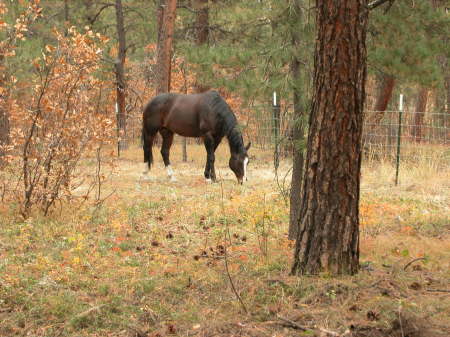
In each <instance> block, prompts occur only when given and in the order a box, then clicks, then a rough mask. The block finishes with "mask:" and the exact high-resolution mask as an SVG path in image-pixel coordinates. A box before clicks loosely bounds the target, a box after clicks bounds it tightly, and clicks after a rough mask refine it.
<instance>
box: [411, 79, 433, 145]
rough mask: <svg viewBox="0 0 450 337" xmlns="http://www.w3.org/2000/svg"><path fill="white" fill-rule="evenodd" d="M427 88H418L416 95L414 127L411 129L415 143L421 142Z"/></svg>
mask: <svg viewBox="0 0 450 337" xmlns="http://www.w3.org/2000/svg"><path fill="white" fill-rule="evenodd" d="M428 93H429V90H428V88H424V87H420V88H419V92H418V94H417V101H416V109H415V110H416V111H415V112H414V125H413V129H412V136H413V139H414V140H415V141H416V142H418V143H419V142H421V141H422V125H423V117H424V115H425V110H426V108H427V102H428Z"/></svg>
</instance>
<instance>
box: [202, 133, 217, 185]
mask: <svg viewBox="0 0 450 337" xmlns="http://www.w3.org/2000/svg"><path fill="white" fill-rule="evenodd" d="M204 142H205V149H206V165H205V179H206V181H207V182H210V181H211V180H212V181H213V182H216V172H215V170H214V161H215V155H214V149H215V148H214V139H213V138H212V137H208V136H206V137H205V139H204Z"/></svg>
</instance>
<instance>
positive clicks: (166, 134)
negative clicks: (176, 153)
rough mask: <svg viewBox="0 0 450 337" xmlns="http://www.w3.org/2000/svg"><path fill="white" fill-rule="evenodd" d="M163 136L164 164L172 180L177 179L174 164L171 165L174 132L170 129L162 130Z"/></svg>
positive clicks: (162, 151) (162, 153) (162, 152)
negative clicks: (173, 168)
mask: <svg viewBox="0 0 450 337" xmlns="http://www.w3.org/2000/svg"><path fill="white" fill-rule="evenodd" d="M160 133H161V136H162V137H163V143H162V146H161V156H162V157H163V160H164V165H165V166H166V169H167V175H168V176H169V178H170V180H171V181H175V180H176V179H175V177H174V174H173V170H172V166H170V158H169V156H170V147H171V146H172V142H173V132H172V131H170V130H168V129H162V130H160Z"/></svg>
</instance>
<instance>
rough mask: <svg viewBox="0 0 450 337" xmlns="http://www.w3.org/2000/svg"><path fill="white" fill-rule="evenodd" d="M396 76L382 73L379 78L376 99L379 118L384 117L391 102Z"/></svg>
mask: <svg viewBox="0 0 450 337" xmlns="http://www.w3.org/2000/svg"><path fill="white" fill-rule="evenodd" d="M394 86H395V77H394V76H392V75H389V74H381V75H380V76H379V78H378V93H377V98H376V101H375V107H374V110H375V111H377V112H379V113H378V114H377V120H381V118H383V113H384V112H385V111H386V109H387V107H388V104H389V102H390V101H391V98H392V93H393V92H394Z"/></svg>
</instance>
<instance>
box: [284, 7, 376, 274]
mask: <svg viewBox="0 0 450 337" xmlns="http://www.w3.org/2000/svg"><path fill="white" fill-rule="evenodd" d="M316 7H317V20H316V22H317V27H318V33H317V34H318V35H317V39H316V51H315V73H314V91H313V92H314V96H313V102H312V107H311V115H310V122H309V136H308V148H307V156H306V171H305V177H304V183H303V198H302V208H301V210H300V217H299V232H298V235H297V241H296V247H295V254H294V264H293V267H292V273H293V274H317V273H320V272H327V273H331V274H354V273H356V272H357V271H358V264H359V187H360V170H361V135H362V126H363V106H364V99H365V80H366V42H365V41H366V31H367V17H368V9H367V6H366V1H365V0H341V1H318V0H317V1H316Z"/></svg>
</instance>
